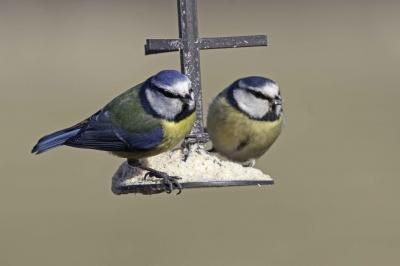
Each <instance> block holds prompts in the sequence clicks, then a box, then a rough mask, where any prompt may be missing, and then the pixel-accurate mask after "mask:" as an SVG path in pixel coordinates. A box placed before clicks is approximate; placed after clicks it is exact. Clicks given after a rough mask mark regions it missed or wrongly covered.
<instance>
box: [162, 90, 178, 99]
mask: <svg viewBox="0 0 400 266" xmlns="http://www.w3.org/2000/svg"><path fill="white" fill-rule="evenodd" d="M160 92H161V93H162V94H163V95H164V96H165V97H168V98H179V96H178V95H176V94H173V93H171V92H169V91H166V90H163V89H161V90H160Z"/></svg>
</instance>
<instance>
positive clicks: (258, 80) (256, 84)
mask: <svg viewBox="0 0 400 266" xmlns="http://www.w3.org/2000/svg"><path fill="white" fill-rule="evenodd" d="M238 82H240V84H241V85H242V86H240V87H242V88H243V89H245V88H251V87H252V88H260V87H264V86H266V85H268V84H276V83H275V81H273V80H272V79H269V78H264V77H259V76H251V77H246V78H242V79H240V80H238Z"/></svg>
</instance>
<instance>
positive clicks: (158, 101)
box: [146, 89, 182, 120]
mask: <svg viewBox="0 0 400 266" xmlns="http://www.w3.org/2000/svg"><path fill="white" fill-rule="evenodd" d="M146 98H147V100H148V101H149V103H150V107H151V108H152V109H153V110H154V111H155V112H156V113H157V114H158V115H159V116H160V117H162V118H165V119H168V120H173V119H175V117H176V116H177V115H178V114H179V113H180V112H181V111H182V102H181V101H180V100H179V99H175V98H168V97H165V96H164V95H162V94H161V93H159V92H155V91H153V90H149V89H147V90H146Z"/></svg>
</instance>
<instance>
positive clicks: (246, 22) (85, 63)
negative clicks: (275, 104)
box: [0, 0, 400, 266]
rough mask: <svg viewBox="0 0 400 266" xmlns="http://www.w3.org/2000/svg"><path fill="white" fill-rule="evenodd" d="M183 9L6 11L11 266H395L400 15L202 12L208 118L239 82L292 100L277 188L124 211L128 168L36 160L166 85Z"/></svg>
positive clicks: (202, 6) (133, 4)
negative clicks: (44, 143)
mask: <svg viewBox="0 0 400 266" xmlns="http://www.w3.org/2000/svg"><path fill="white" fill-rule="evenodd" d="M175 2H176V1H175V0H158V1H155V0H153V1H139V0H130V1H128V0H126V1H106V0H102V1H100V0H99V1H95V0H81V1H46V0H29V1H28V0H26V1H22V0H19V1H8V0H1V1H0V34H1V38H0V51H1V52H0V73H1V74H0V76H1V78H0V88H1V97H0V123H1V125H2V131H1V140H0V143H1V147H2V153H1V159H0V171H1V172H0V173H1V178H0V219H1V222H0V265H2V266H8V265H41V266H43V265H150V266H151V265H230V266H233V265H305V266H306V265H307V266H309V265H363V266H364V265H384V266H386V265H399V263H400V255H399V251H400V226H399V224H400V206H399V201H400V193H399V187H400V180H399V173H400V163H399V148H400V143H399V131H400V126H399V120H398V116H399V114H400V105H399V104H398V101H399V99H400V98H399V96H400V91H399V69H400V31H399V25H400V15H399V14H400V2H399V1H388V0H386V1H355V0H351V1H325V0H324V1H293V0H292V1H282V0H280V1H278V0H276V1H262V0H259V1H255V0H253V1H245V0H234V1H233V0H232V1H228V0H220V1H212V0H199V1H198V2H199V20H200V33H201V35H202V36H224V35H226V36H229V35H245V34H262V33H267V34H268V37H269V41H270V46H269V47H268V48H248V49H229V50H213V51H203V52H202V53H201V54H202V57H201V61H202V77H203V87H204V89H205V92H204V94H205V105H208V103H209V102H210V99H211V98H212V97H213V96H215V95H216V94H217V93H218V92H219V91H220V90H221V89H222V88H224V87H225V86H226V85H228V84H229V83H230V82H231V81H233V80H234V79H236V78H238V77H242V76H246V75H253V74H259V75H266V76H268V77H270V78H272V79H275V80H276V81H278V82H279V84H280V86H281V88H282V90H283V93H284V97H285V104H286V106H285V111H286V118H287V119H286V127H285V128H284V132H283V135H282V136H281V138H280V139H279V141H278V142H277V143H276V145H274V146H273V148H272V149H271V150H270V151H269V153H268V154H267V155H266V156H264V157H263V158H262V159H261V160H260V161H259V162H258V165H257V166H258V167H259V168H261V169H262V170H264V171H265V172H267V173H270V174H271V175H272V176H274V177H275V178H276V185H274V186H271V187H267V188H266V187H264V188H256V187H246V188H227V189H204V190H186V191H184V193H183V194H182V195H181V196H174V195H155V196H140V195H137V196H135V195H128V196H115V195H113V194H112V193H111V190H110V186H111V178H110V177H111V175H112V174H113V172H114V170H115V169H116V168H117V167H118V165H119V164H120V163H121V160H120V159H118V158H116V157H113V156H110V155H108V154H105V153H101V152H95V151H88V150H77V149H72V148H60V149H57V150H54V151H52V152H49V153H46V154H43V155H42V156H33V155H31V154H30V149H31V148H32V146H33V145H34V144H35V142H36V140H37V139H38V138H39V137H41V136H42V135H44V134H46V133H49V132H51V131H54V130H57V129H61V128H64V127H66V126H69V125H72V124H73V123H75V122H78V121H79V120H81V119H83V118H85V117H87V116H89V115H90V114H92V113H94V112H95V111H97V109H98V108H100V107H101V106H103V105H104V104H105V103H106V102H108V101H109V100H110V99H111V98H112V97H114V96H116V95H117V94H119V93H120V92H122V91H123V90H125V89H127V88H129V87H130V86H131V85H134V84H136V83H138V82H140V81H142V80H144V79H145V78H146V77H148V76H149V75H151V74H153V73H155V72H157V71H158V70H160V69H165V68H175V69H179V64H178V62H179V61H178V60H179V56H178V54H177V53H171V54H162V55H156V56H147V57H145V56H144V53H143V44H144V41H145V39H146V38H173V37H176V36H177V18H176V3H175Z"/></svg>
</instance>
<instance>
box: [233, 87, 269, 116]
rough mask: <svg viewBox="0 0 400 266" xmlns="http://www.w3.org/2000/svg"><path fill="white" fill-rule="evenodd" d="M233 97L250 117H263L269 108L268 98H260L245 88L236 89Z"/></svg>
mask: <svg viewBox="0 0 400 266" xmlns="http://www.w3.org/2000/svg"><path fill="white" fill-rule="evenodd" d="M233 98H234V99H235V101H236V102H237V105H238V107H239V108H240V109H241V110H242V111H243V112H244V113H246V114H248V115H249V116H250V117H253V118H256V119H261V118H263V117H264V116H265V115H266V114H267V112H268V110H269V103H268V101H267V100H264V99H259V98H257V97H255V96H254V95H253V94H251V93H248V92H246V91H245V90H240V89H238V90H234V92H233Z"/></svg>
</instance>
